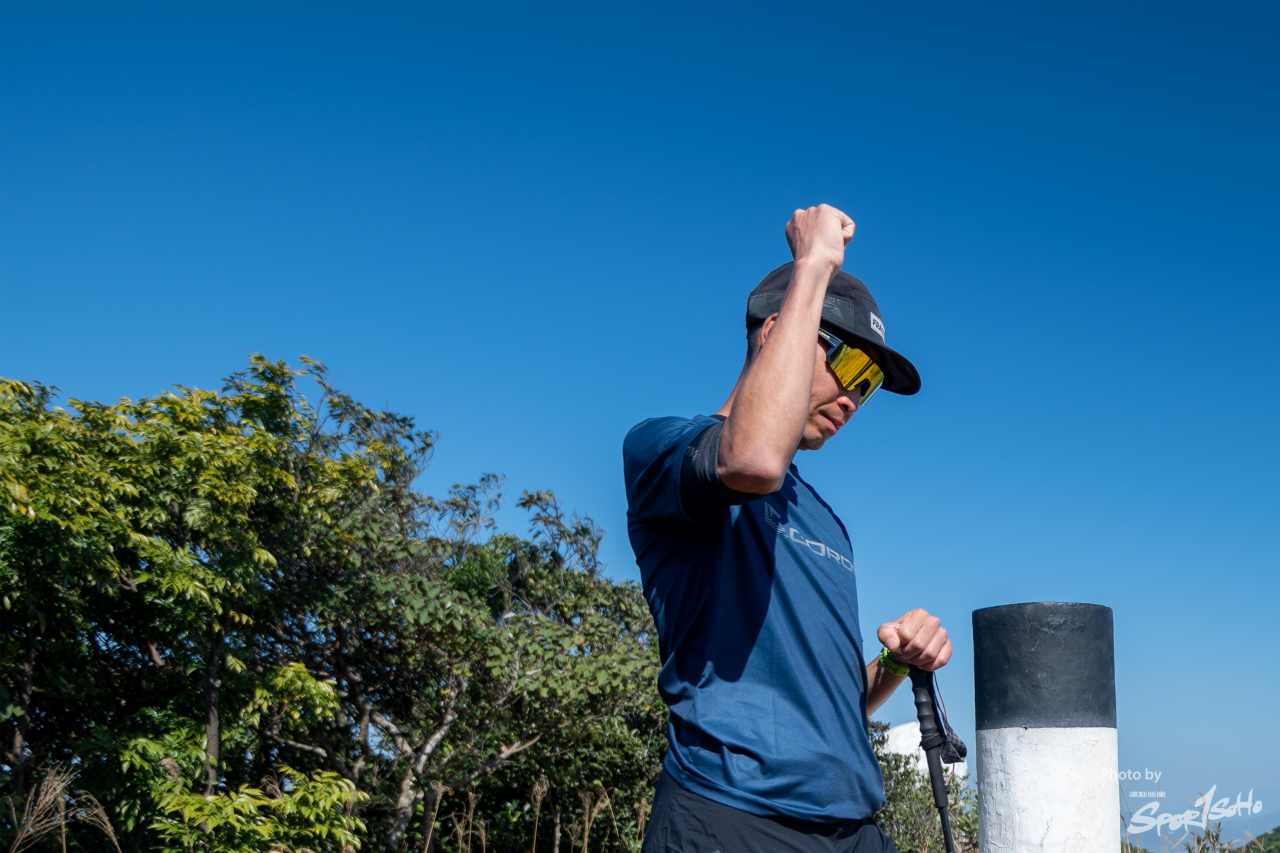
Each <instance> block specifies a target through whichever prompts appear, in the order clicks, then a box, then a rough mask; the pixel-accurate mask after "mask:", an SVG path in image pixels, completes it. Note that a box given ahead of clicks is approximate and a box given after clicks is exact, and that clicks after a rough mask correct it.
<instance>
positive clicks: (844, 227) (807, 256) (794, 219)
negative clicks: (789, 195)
mask: <svg viewBox="0 0 1280 853" xmlns="http://www.w3.org/2000/svg"><path fill="white" fill-rule="evenodd" d="M786 231H787V245H788V246H790V247H791V257H793V258H795V259H796V263H800V262H801V261H803V262H804V263H806V264H808V263H815V262H816V263H819V264H823V265H827V264H829V265H830V266H831V272H832V274H833V275H834V274H835V272H836V270H838V269H840V266H841V264H843V263H844V247H845V245H846V244H847V243H848V242H849V241H850V240H852V239H853V220H852V219H850V218H849V217H847V216H845V215H844V214H843V213H842V212H840V211H839V210H836V209H835V208H834V207H832V206H831V205H829V204H820V205H818V206H817V207H811V208H809V209H808V210H797V211H796V212H795V213H793V214H792V215H791V221H790V222H788V223H787V229H786Z"/></svg>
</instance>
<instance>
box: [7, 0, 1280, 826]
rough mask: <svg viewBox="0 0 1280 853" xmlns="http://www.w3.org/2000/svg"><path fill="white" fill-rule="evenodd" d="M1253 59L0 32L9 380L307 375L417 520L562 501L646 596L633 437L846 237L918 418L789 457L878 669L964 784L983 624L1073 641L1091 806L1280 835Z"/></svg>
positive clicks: (488, 36)
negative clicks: (412, 430)
mask: <svg viewBox="0 0 1280 853" xmlns="http://www.w3.org/2000/svg"><path fill="white" fill-rule="evenodd" d="M1277 35H1280V6H1277V5H1275V4H1247V5H1231V4H1212V5H1156V4H1120V5H1102V4H1057V5H1053V4H1034V5H1015V4H998V5H964V4H947V5H940V6H933V5H905V4H882V5H852V6H849V5H836V4H823V5H799V4H788V5H731V4H705V5H692V6H683V5H662V4H645V5H634V6H631V5H604V4H595V5H559V6H544V5H535V4H522V5H516V6H505V5H495V4H475V5H453V6H430V5H414V4H407V3H400V4H386V5H379V4H361V5H342V4H299V3H291V4H219V5H202V4H195V3H183V4H166V5H159V4H157V5H122V4H112V3H95V4H90V5H78V4H72V3H42V4H34V5H29V4H20V3H13V2H6V3H4V4H0V48H2V50H0V374H3V375H6V376H12V377H17V378H22V379H29V380H40V381H43V382H46V383H52V384H55V385H58V386H60V387H61V388H62V389H63V391H64V393H65V394H66V395H67V396H74V397H82V398H90V399H106V400H110V399H115V398H117V397H119V396H130V397H138V396H143V395H149V394H155V393H157V392H159V391H161V390H163V389H164V388H165V387H167V386H168V385H169V384H171V383H182V384H186V385H196V386H202V387H215V386H217V384H218V382H219V379H220V377H222V376H224V375H226V374H228V373H230V372H231V371H233V370H236V369H238V368H240V367H242V366H243V365H244V364H245V362H246V359H247V357H248V355H249V354H250V353H253V352H262V353H264V354H267V355H268V356H271V357H273V358H286V359H295V358H296V357H297V356H298V355H299V354H306V355H309V356H312V357H315V358H319V359H321V360H323V361H325V362H326V363H327V364H328V365H329V366H330V368H331V369H332V371H333V372H334V373H335V374H336V375H337V376H338V377H339V384H340V385H341V386H342V387H343V388H344V389H345V390H347V391H349V392H351V393H353V394H354V395H356V396H357V397H358V398H360V399H362V400H364V401H366V402H368V403H371V404H375V405H385V406H387V407H389V408H392V409H395V410H397V411H401V412H404V413H408V414H412V415H414V416H415V417H417V418H418V420H419V423H420V424H421V425H423V426H425V427H430V428H434V429H438V430H440V432H441V441H440V444H439V447H438V450H437V454H436V457H435V461H434V462H433V464H432V467H431V469H430V472H429V473H428V475H427V476H426V478H425V480H426V482H425V483H424V485H425V487H426V488H427V489H428V490H429V491H434V492H439V491H442V490H443V489H445V488H446V487H447V486H448V485H449V484H451V483H454V482H461V481H470V480H473V479H475V478H476V477H477V476H479V475H480V474H481V473H483V472H486V471H497V472H500V473H503V474H505V475H506V476H507V477H508V484H509V492H510V493H511V494H512V495H513V496H514V495H518V494H519V491H520V490H521V489H534V488H550V489H554V490H555V491H556V492H557V493H559V494H560V495H562V496H563V497H564V498H565V500H566V503H567V504H568V505H570V506H571V507H574V508H577V509H579V510H582V511H584V512H587V513H589V514H591V515H593V516H594V517H596V518H597V519H598V520H599V521H600V522H601V523H602V524H603V526H605V527H606V528H608V530H609V531H610V534H609V536H608V537H607V538H606V540H605V546H604V549H605V556H606V557H607V559H608V561H609V563H610V568H609V571H610V573H611V574H612V575H613V576H615V577H618V578H635V577H637V572H636V570H635V567H634V563H633V561H632V558H631V553H630V549H629V546H628V544H627V541H626V536H625V504H624V497H623V490H622V482H621V457H620V444H621V441H622V436H623V435H624V433H625V432H626V430H627V429H628V428H629V427H630V426H631V425H632V424H634V423H635V422H637V421H639V420H640V419H642V418H645V417H649V416H654V415H664V414H685V415H692V414H695V413H699V412H702V413H706V412H710V411H713V410H714V409H715V408H717V407H718V406H719V405H720V403H721V402H722V400H723V398H724V397H725V396H726V394H727V393H728V391H729V389H730V388H731V386H732V384H733V380H734V378H735V377H736V375H737V371H738V368H739V367H740V365H741V360H742V355H743V331H742V312H743V305H744V299H745V296H746V293H747V291H748V290H749V289H750V288H751V287H752V286H753V285H754V284H755V283H756V282H757V281H758V280H759V279H760V278H761V277H762V276H763V275H764V274H765V273H766V272H768V271H769V270H770V269H772V268H773V267H774V266H776V265H777V264H779V263H782V262H783V261H785V260H787V259H788V254H787V249H786V244H785V242H784V240H783V237H782V227H783V224H784V223H785V221H786V219H787V218H788V216H789V215H790V212H791V210H792V209H794V208H795V207H797V206H807V205H811V204H816V203H820V202H828V203H831V204H834V205H837V206H838V207H840V208H842V209H844V210H845V211H846V212H848V213H849V214H850V215H851V216H852V217H853V218H854V220H855V221H856V222H857V234H856V236H855V237H854V240H853V243H852V244H851V246H850V249H849V251H848V254H847V256H846V263H845V269H846V270H848V271H850V272H852V273H853V274H855V275H858V276H859V277H861V278H862V279H863V280H865V281H866V282H867V284H868V285H869V286H870V287H871V289H872V291H873V292H874V293H875V295H876V297H877V299H878V301H879V303H880V306H881V308H882V309H883V312H884V319H885V323H886V325H887V328H888V335H889V341H890V343H891V344H892V345H893V346H895V348H897V349H899V350H900V351H902V352H904V353H906V354H907V355H908V356H909V357H911V358H912V359H913V360H914V361H915V363H916V365H917V366H918V367H919V369H920V372H921V375H922V377H923V381H924V388H923V391H922V392H921V393H920V394H919V395H918V396H916V397H912V398H901V397H895V396H893V395H889V394H882V395H879V396H877V397H876V399H875V400H874V401H873V402H872V403H871V404H870V405H868V406H867V407H866V408H865V409H863V410H862V411H860V412H859V413H858V414H857V416H856V418H855V421H854V423H853V424H851V426H850V428H848V429H846V430H845V431H844V432H843V433H842V434H841V436H840V437H839V438H838V439H837V440H836V441H834V442H833V443H832V444H831V445H830V446H829V447H828V448H826V449H824V450H823V451H821V452H820V453H819V454H803V455H802V456H801V457H799V459H798V463H799V464H800V466H801V469H802V470H803V471H804V473H805V475H806V477H807V478H808V479H810V480H811V481H812V482H814V483H815V485H816V486H817V487H818V488H819V490H820V491H821V492H822V493H823V494H824V496H825V497H827V499H828V500H829V501H830V503H831V504H832V505H833V506H834V507H835V508H836V510H837V511H838V512H839V513H840V514H841V516H842V517H843V518H844V520H845V522H846V524H847V525H848V526H849V528H850V531H851V535H852V537H853V540H854V546H855V551H856V555H857V565H858V574H859V580H860V590H861V596H862V614H861V618H862V621H863V631H864V635H865V636H866V637H867V639H868V646H869V648H871V649H873V650H874V648H876V646H875V642H874V635H875V628H876V626H877V625H878V624H879V623H880V622H882V621H886V620H888V619H891V618H893V617H895V616H897V615H899V614H900V613H901V612H903V611H905V610H906V609H908V608H910V607H914V606H923V607H926V608H928V609H929V610H931V611H933V612H936V613H938V614H939V615H941V617H942V618H943V620H944V623H945V624H947V625H948V626H949V627H950V628H951V630H952V633H953V636H954V638H955V640H956V644H957V653H956V656H955V660H954V662H953V663H952V664H951V666H950V667H948V669H947V670H946V671H945V672H944V675H943V689H944V693H945V695H947V696H948V698H949V705H950V707H951V709H952V715H953V717H954V720H955V722H956V723H958V724H959V727H960V729H961V731H962V734H963V735H964V736H965V737H966V739H968V740H969V741H970V743H972V737H973V702H972V656H971V638H970V627H969V626H970V613H971V611H972V610H973V609H974V608H977V607H983V606H988V605H994V604H1004V603H1012V602H1019V601H1035V600H1066V601H1087V602H1096V603H1100V604H1106V605H1109V606H1110V607H1112V608H1114V610H1115V621H1116V649H1117V661H1116V671H1117V680H1118V683H1119V719H1120V744H1121V767H1122V768H1136V769H1142V768H1152V769H1155V770H1159V771H1161V772H1162V773H1163V774H1164V775H1163V778H1162V787H1163V788H1164V789H1165V790H1166V791H1168V792H1169V796H1170V800H1169V805H1170V807H1173V806H1175V805H1176V806H1181V807H1182V808H1185V807H1186V806H1184V805H1182V801H1183V800H1185V799H1186V798H1187V797H1188V796H1194V794H1195V792H1196V791H1198V790H1203V789H1207V788H1208V787H1209V786H1210V785H1217V786H1218V789H1219V792H1220V793H1221V792H1223V791H1230V792H1231V795H1232V796H1233V797H1234V794H1235V792H1236V791H1238V790H1239V791H1242V792H1247V791H1248V789H1250V788H1252V789H1254V791H1255V797H1260V798H1261V799H1263V801H1264V803H1266V808H1265V810H1264V816H1266V815H1271V817H1270V819H1269V823H1270V825H1274V824H1275V823H1276V822H1277V820H1276V817H1275V816H1274V815H1275V807H1276V806H1280V773H1277V771H1276V768H1277V767H1278V766H1280V747H1278V746H1277V745H1276V744H1275V742H1274V738H1272V737H1270V736H1269V735H1268V734H1264V732H1263V730H1262V729H1261V728H1260V723H1261V722H1262V721H1263V720H1264V719H1268V720H1270V727H1271V728H1274V721H1275V713H1274V709H1275V708H1276V707H1277V702H1278V701H1280V689H1278V688H1277V681H1278V680H1280V679H1277V669H1278V668H1280V667H1278V666H1277V659H1278V656H1280V620H1278V619H1277V618H1276V600H1277V594H1278V593H1280V582H1278V581H1277V571H1276V570H1277V568H1278V565H1277V564H1278V562H1280V560H1278V558H1277V553H1278V552H1280V489H1278V488H1277V482H1278V480H1280V452H1278V447H1280V442H1277V435H1278V434H1280V403H1278V402H1277V400H1278V398H1277V389H1278V387H1280V380H1278V379H1277V376H1280V357H1278V356H1277V347H1276V343H1277V331H1276V330H1277V328H1280V296H1277V287H1278V286H1280V260H1277V253H1276V245H1277V242H1276V236H1275V235H1276V230H1277V225H1278V224H1280V205H1278V204H1277V198H1278V197H1280V181H1278V180H1277V178H1278V177H1280V167H1278V166H1277V158H1276V156H1275V152H1276V151H1277V150H1278V148H1280V144H1278V143H1280V139H1278V138H1277V137H1278V135H1280V134H1278V132H1277V131H1278V124H1277V109H1276V104H1278V103H1280V91H1277V90H1278V89H1280V53H1277V52H1276V51H1275V49H1274V45H1275V44H1276V39H1277ZM513 354H514V356H513ZM503 522H504V523H505V524H507V525H510V526H513V527H514V526H518V525H521V524H522V519H521V517H520V514H519V512H518V511H510V512H506V513H504V515H503ZM881 716H882V717H884V718H885V719H888V720H889V721H891V722H902V721H905V720H909V719H912V718H913V711H912V707H911V705H910V702H909V699H908V697H907V695H906V692H905V691H902V694H901V695H900V696H898V697H895V699H894V700H893V701H892V702H891V703H890V704H889V705H888V706H886V709H885V710H884V711H883V712H882V715H881ZM1224 795H1225V794H1224ZM1133 804H1134V806H1135V808H1136V806H1137V805H1138V803H1137V802H1136V801H1135V802H1134V803H1133ZM1259 828H1260V827H1259Z"/></svg>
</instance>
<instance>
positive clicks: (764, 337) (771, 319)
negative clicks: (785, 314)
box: [760, 311, 778, 346]
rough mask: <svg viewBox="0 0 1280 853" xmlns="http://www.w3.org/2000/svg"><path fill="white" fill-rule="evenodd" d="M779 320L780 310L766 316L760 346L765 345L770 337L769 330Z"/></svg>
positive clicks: (762, 326) (761, 331)
mask: <svg viewBox="0 0 1280 853" xmlns="http://www.w3.org/2000/svg"><path fill="white" fill-rule="evenodd" d="M777 322H778V312H776V311H775V312H773V313H772V314H770V315H769V316H768V317H765V318H764V324H763V325H761V326H760V346H764V342H765V341H767V340H768V339H769V330H770V329H772V328H773V325H774V324H775V323H777Z"/></svg>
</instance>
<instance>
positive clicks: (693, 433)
mask: <svg viewBox="0 0 1280 853" xmlns="http://www.w3.org/2000/svg"><path fill="white" fill-rule="evenodd" d="M723 426H724V425H723V423H721V422H720V421H718V420H717V421H707V420H701V421H691V420H688V419H685V418H651V419H649V420H647V421H642V422H641V423H639V424H637V425H636V426H635V427H633V428H632V430H631V431H630V432H629V433H627V438H626V440H625V441H624V442H623V444H622V461H623V471H624V476H625V477H626V483H627V514H628V515H629V516H631V517H632V518H636V519H646V520H652V519H662V518H669V519H678V520H681V521H689V522H699V521H704V520H706V518H707V516H708V515H709V514H710V513H711V511H712V510H713V509H715V508H717V507H725V506H730V505H733V504H742V503H746V502H747V501H750V500H755V499H756V498H759V497H761V495H753V494H748V493H745V492H737V491H734V490H733V489H730V488H729V487H728V486H726V485H724V483H722V482H721V481H720V475H719V473H718V472H717V470H716V468H717V460H718V456H719V452H720V431H721V429H723Z"/></svg>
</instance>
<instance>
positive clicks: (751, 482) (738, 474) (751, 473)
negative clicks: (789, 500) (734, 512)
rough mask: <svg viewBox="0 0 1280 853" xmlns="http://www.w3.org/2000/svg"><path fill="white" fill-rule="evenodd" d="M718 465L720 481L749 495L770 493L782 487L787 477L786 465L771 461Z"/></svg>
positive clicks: (722, 463) (736, 490)
mask: <svg viewBox="0 0 1280 853" xmlns="http://www.w3.org/2000/svg"><path fill="white" fill-rule="evenodd" d="M718 467H719V471H718V473H719V475H720V482H722V483H724V484H725V485H726V486H728V487H729V488H731V489H733V490H734V491H735V492H745V493H746V494H749V495H770V494H773V493H774V492H776V491H778V489H781V488H782V484H783V482H785V481H786V479H787V468H788V467H789V466H786V465H778V464H771V463H768V462H766V463H755V464H739V465H726V464H724V462H723V461H722V462H721V463H720V465H719V466H718Z"/></svg>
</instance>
